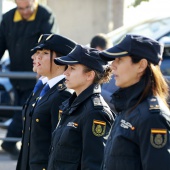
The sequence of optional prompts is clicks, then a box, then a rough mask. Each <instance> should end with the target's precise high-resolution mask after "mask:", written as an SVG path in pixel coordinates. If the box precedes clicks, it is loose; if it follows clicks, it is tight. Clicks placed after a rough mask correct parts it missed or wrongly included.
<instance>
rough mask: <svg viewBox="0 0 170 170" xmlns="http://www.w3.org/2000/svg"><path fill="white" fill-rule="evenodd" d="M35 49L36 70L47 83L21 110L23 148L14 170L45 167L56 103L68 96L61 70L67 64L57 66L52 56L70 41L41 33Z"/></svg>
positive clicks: (67, 49) (71, 45)
mask: <svg viewBox="0 0 170 170" xmlns="http://www.w3.org/2000/svg"><path fill="white" fill-rule="evenodd" d="M38 41H39V42H38V44H37V46H35V47H34V48H33V51H34V52H35V51H36V54H35V55H36V58H37V61H36V62H37V73H38V74H39V75H41V76H44V77H47V78H48V81H47V82H46V84H45V85H44V86H43V88H41V90H38V91H37V92H36V93H35V94H34V93H33V94H32V95H33V96H32V98H31V99H28V101H27V103H26V105H25V106H24V109H23V124H24V128H23V137H22V147H21V152H20V155H19V159H18V164H17V170H35V169H36V170H38V169H41V170H42V169H43V170H45V169H46V168H47V163H48V154H49V147H50V143H51V134H52V131H53V130H54V129H55V127H56V125H57V122H58V116H59V106H60V105H61V103H62V102H63V101H65V100H66V99H67V98H69V97H70V95H71V90H69V89H67V88H66V86H65V83H64V82H65V78H64V75H63V72H64V71H65V69H66V66H57V65H56V64H54V62H53V59H54V58H56V57H59V56H62V55H67V54H68V53H69V52H70V51H71V50H72V49H73V48H74V47H75V45H76V43H75V42H73V41H72V40H70V39H68V38H66V37H63V36H60V35H54V34H44V35H41V37H40V38H39V40H38Z"/></svg>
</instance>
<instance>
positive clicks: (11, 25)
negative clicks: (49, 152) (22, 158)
mask: <svg viewBox="0 0 170 170" xmlns="http://www.w3.org/2000/svg"><path fill="white" fill-rule="evenodd" d="M15 2H16V5H17V7H16V8H14V9H12V10H10V11H9V12H7V13H5V14H4V15H3V18H2V22H1V25H0V58H1V57H2V56H3V54H4V52H5V50H8V52H9V56H10V61H11V63H10V70H11V71H22V72H24V71H32V60H31V55H32V53H31V51H30V50H31V49H32V48H33V46H34V45H35V44H36V43H37V41H38V37H39V36H40V35H41V34H44V33H57V30H56V25H55V17H54V15H53V14H52V11H50V9H47V8H45V7H43V6H41V5H39V4H38V2H37V0H15ZM35 81H36V80H33V79H29V80H27V79H11V83H12V85H13V87H14V89H15V92H16V101H15V105H20V106H22V105H23V104H24V102H25V101H26V99H27V98H28V96H29V94H30V93H31V91H32V90H33V87H34V85H35ZM6 136H7V137H17V138H20V137H21V136H22V120H21V112H15V114H14V117H13V121H12V123H11V124H10V125H9V127H8V132H7V135H6ZM1 146H2V149H4V150H5V151H7V152H9V153H10V154H11V155H13V156H15V158H17V156H18V153H19V151H18V150H17V147H16V142H3V143H2V145H1Z"/></svg>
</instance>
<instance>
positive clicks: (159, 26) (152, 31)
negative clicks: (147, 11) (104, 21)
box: [108, 17, 170, 45]
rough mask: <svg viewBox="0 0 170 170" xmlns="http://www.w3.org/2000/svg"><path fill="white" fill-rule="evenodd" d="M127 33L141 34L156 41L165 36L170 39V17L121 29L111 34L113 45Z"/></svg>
mask: <svg viewBox="0 0 170 170" xmlns="http://www.w3.org/2000/svg"><path fill="white" fill-rule="evenodd" d="M127 33H133V34H140V35H144V36H148V37H151V38H153V39H156V40H159V39H160V38H161V37H163V36H169V37H170V17H166V18H163V19H154V20H150V21H146V22H143V23H139V24H137V25H134V26H131V27H121V28H119V29H118V30H115V31H112V33H109V34H108V36H109V37H110V38H111V39H112V42H113V45H115V44H117V43H118V42H119V41H120V40H121V39H122V38H123V36H125V34H127Z"/></svg>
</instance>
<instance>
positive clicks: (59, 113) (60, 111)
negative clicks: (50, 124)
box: [58, 110, 63, 120]
mask: <svg viewBox="0 0 170 170" xmlns="http://www.w3.org/2000/svg"><path fill="white" fill-rule="evenodd" d="M62 113H63V111H62V110H59V112H58V120H60V119H61V114H62Z"/></svg>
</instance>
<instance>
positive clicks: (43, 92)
mask: <svg viewBox="0 0 170 170" xmlns="http://www.w3.org/2000/svg"><path fill="white" fill-rule="evenodd" d="M49 89H50V87H49V85H48V84H46V85H45V86H44V87H43V89H42V91H41V93H40V95H39V99H38V101H39V100H40V99H41V98H42V97H43V96H44V95H45V94H46V93H47V91H48V90H49Z"/></svg>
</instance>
